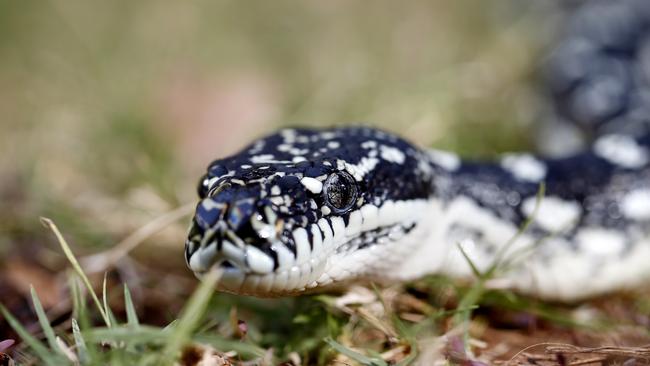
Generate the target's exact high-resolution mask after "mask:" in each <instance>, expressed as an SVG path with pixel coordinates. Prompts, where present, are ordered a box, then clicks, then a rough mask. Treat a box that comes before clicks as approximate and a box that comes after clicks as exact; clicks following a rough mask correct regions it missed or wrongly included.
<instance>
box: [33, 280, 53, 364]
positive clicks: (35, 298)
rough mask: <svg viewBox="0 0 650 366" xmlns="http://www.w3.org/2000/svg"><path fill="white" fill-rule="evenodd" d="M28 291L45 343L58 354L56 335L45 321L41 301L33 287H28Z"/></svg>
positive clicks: (47, 321)
mask: <svg viewBox="0 0 650 366" xmlns="http://www.w3.org/2000/svg"><path fill="white" fill-rule="evenodd" d="M29 291H30V293H31V295H32V303H33V304H34V310H35V311H36V316H37V317H38V322H39V323H40V324H41V329H43V333H44V334H45V338H46V339H47V343H48V344H49V345H50V348H51V349H53V350H57V352H58V351H59V346H58V344H57V343H56V335H55V334H54V329H52V325H50V321H49V319H47V315H45V310H43V305H42V304H41V300H40V299H39V298H38V295H37V294H36V290H34V286H32V285H30V286H29Z"/></svg>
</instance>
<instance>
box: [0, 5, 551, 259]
mask: <svg viewBox="0 0 650 366" xmlns="http://www.w3.org/2000/svg"><path fill="white" fill-rule="evenodd" d="M543 3H546V2H537V3H535V2H532V1H520V0H496V1H489V2H488V1H480V0H453V1H445V0H437V1H409V2H395V1H388V0H386V1H373V2H370V1H308V2H298V1H272V2H270V1H269V2H262V1H260V2H243V1H207V0H206V1H191V2H186V1H182V2H162V1H127V0H122V1H110V2H109V1H106V2H100V1H84V0H69V1H0V146H1V147H2V148H1V150H0V151H1V152H2V153H1V154H0V202H1V205H2V206H3V207H2V209H1V210H0V263H2V262H3V261H7V263H9V262H10V261H9V259H12V258H17V257H20V258H29V260H30V261H36V262H39V263H40V264H42V265H44V266H46V267H48V266H49V267H51V268H56V267H57V266H58V265H64V264H65V262H64V261H63V260H62V258H61V255H60V254H59V251H58V248H57V247H56V243H55V241H54V239H53V237H52V236H51V235H50V233H48V232H47V231H46V230H45V229H44V228H42V227H41V226H40V224H39V221H38V217H39V216H47V217H50V218H52V219H53V220H54V221H55V222H56V223H57V224H58V225H59V227H60V228H61V230H62V231H63V232H64V234H65V235H66V236H67V238H68V239H69V240H70V242H71V244H72V245H73V246H74V248H75V250H76V251H77V253H79V254H80V255H81V254H88V253H91V252H95V251H98V250H101V249H105V248H108V247H110V246H112V245H114V244H115V243H116V242H117V241H118V240H120V239H121V238H123V237H124V236H126V235H127V234H128V233H130V232H132V231H134V230H136V229H137V228H139V227H141V226H142V225H144V224H145V223H146V222H148V221H150V220H151V219H153V218H155V217H158V216H159V215H161V214H162V213H164V212H166V211H168V210H170V209H172V208H174V207H177V206H179V205H181V204H185V203H188V202H192V201H193V200H195V185H196V182H197V179H198V177H199V176H200V174H201V173H202V171H203V169H204V167H205V166H206V164H208V163H209V162H210V161H211V160H213V159H215V158H218V157H221V156H223V155H224V154H228V153H233V152H235V151H236V150H237V149H238V148H240V147H242V146H243V145H244V144H245V143H247V142H249V141H250V140H251V139H252V138H255V137H256V136H260V135H261V134H263V133H266V132H268V131H271V130H273V129H274V128H276V127H278V126H281V125H294V126H295V125H301V126H332V125H338V124H345V123H354V122H356V123H359V122H363V123H367V124H371V125H376V126H379V127H382V128H385V129H389V130H393V131H397V132H399V133H400V134H402V135H404V136H405V137H407V138H409V139H411V140H414V141H415V142H417V143H419V144H421V145H423V146H436V147H439V148H447V149H452V150H454V151H457V152H460V153H461V154H463V155H465V156H475V157H476V156H489V155H493V154H495V153H498V152H500V151H504V150H517V149H522V148H526V147H527V146H528V145H529V141H530V140H529V134H528V133H527V130H528V128H529V126H530V125H531V124H532V123H533V122H535V119H536V118H537V116H538V115H539V110H540V108H541V103H540V102H539V98H538V97H537V95H536V93H535V90H537V89H536V88H537V87H531V86H530V85H532V84H530V85H529V83H530V82H531V81H534V79H535V74H536V69H537V68H538V65H539V62H540V60H539V55H540V52H539V50H540V49H541V47H542V46H543V45H544V43H545V42H546V41H547V39H548V35H549V33H550V30H551V29H552V28H553V27H552V26H549V25H552V24H553V19H554V15H553V14H554V12H553V9H552V6H550V4H543ZM186 227H187V222H185V221H182V222H179V223H177V224H176V225H172V226H171V227H169V228H168V229H165V230H164V231H163V232H161V233H159V234H157V235H155V236H154V237H153V238H152V239H151V240H149V241H148V242H147V244H146V245H144V246H142V247H141V248H139V250H138V253H136V254H137V255H136V257H138V258H140V259H142V260H151V261H158V262H159V263H161V265H169V266H170V267H173V268H183V270H184V265H183V259H182V257H183V256H182V248H183V240H184V235H185V229H186Z"/></svg>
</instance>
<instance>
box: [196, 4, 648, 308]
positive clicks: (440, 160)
mask: <svg viewBox="0 0 650 366" xmlns="http://www.w3.org/2000/svg"><path fill="white" fill-rule="evenodd" d="M647 4H648V2H645V1H637V0H622V1H620V2H610V1H606V0H603V1H600V0H598V1H590V2H585V3H584V4H583V5H582V6H580V7H578V9H577V10H576V11H575V14H574V15H573V17H571V18H570V20H569V26H568V27H567V29H568V30H567V32H566V35H565V38H564V39H563V40H562V41H561V42H560V45H559V47H558V48H557V49H556V50H555V51H553V53H552V55H551V57H550V62H549V65H550V67H549V70H550V71H549V72H548V75H549V76H550V79H549V83H548V85H549V86H550V90H552V92H553V95H554V97H555V99H556V101H557V103H556V105H557V110H558V113H559V114H561V115H563V116H564V118H565V120H566V121H567V122H569V123H573V124H575V125H576V126H579V128H580V129H582V130H583V131H584V132H585V133H586V134H587V135H588V139H590V141H591V145H590V147H589V148H587V149H585V150H584V151H583V152H581V153H578V154H575V155H573V156H569V157H564V158H559V159H558V158H555V159H544V158H540V157H537V156H534V155H532V154H528V153H519V154H506V155H504V156H503V157H502V158H501V159H499V160H498V161H490V162H487V161H463V160H461V159H460V158H459V157H458V156H456V155H455V154H453V153H450V152H445V151H437V150H427V149H421V148H418V147H416V146H413V145H412V144H410V143H409V142H407V141H405V140H403V139H401V138H399V137H397V136H395V135H392V134H390V133H387V132H384V131H379V130H376V129H372V128H367V127H345V128H334V129H324V130H310V129H284V130H280V131H278V132H277V133H275V134H272V135H270V136H267V137H264V138H261V139H259V140H256V141H255V142H253V143H252V144H251V145H250V146H248V147H246V148H244V149H243V150H242V151H241V152H239V153H238V154H235V155H233V156H231V157H227V158H224V159H220V160H216V161H214V162H213V163H212V164H211V165H210V166H209V167H208V170H207V173H206V174H205V176H204V177H202V178H201V180H200V182H199V188H198V191H199V196H200V201H199V203H198V205H197V208H196V214H195V216H194V219H193V222H192V225H191V228H190V232H189V235H188V240H187V241H186V248H185V258H186V261H187V263H188V265H189V266H190V268H191V269H192V270H193V271H194V272H195V273H196V274H197V276H199V277H200V276H201V275H202V274H203V273H205V272H206V271H208V270H209V269H210V268H212V267H213V266H219V267H221V268H223V269H224V277H223V279H222V281H221V283H220V285H219V286H220V288H221V289H223V290H226V291H231V292H236V293H242V294H251V295H257V296H278V295H284V294H296V293H302V292H304V291H310V290H314V289H320V288H324V287H328V286H332V285H336V284H342V283H346V282H349V281H355V280H364V279H365V280H372V281H381V280H388V281H394V280H407V279H413V278H417V277H419V276H422V275H425V274H429V273H443V274H447V275H451V276H460V277H469V276H471V275H472V270H471V268H470V265H469V264H468V262H467V259H466V258H465V256H464V255H463V254H462V253H461V251H460V250H459V247H462V249H463V252H464V253H465V254H466V255H467V256H469V257H470V259H471V260H472V262H473V263H474V265H476V266H477V267H479V269H487V268H489V267H490V266H491V265H492V264H493V263H494V261H495V260H496V259H497V258H496V256H497V255H504V256H505V257H506V258H508V259H513V262H512V263H511V264H512V265H511V266H509V267H508V270H507V271H504V272H503V273H500V274H499V276H498V277H497V278H495V280H494V281H492V285H494V286H502V287H507V288H513V289H516V290H518V291H521V292H525V293H530V294H534V295H536V296H539V297H543V298H549V299H559V300H574V299H578V298H581V297H585V296H590V295H594V294H600V293H603V292H607V291H611V290H615V289H620V288H623V287H627V286H634V285H636V284H638V283H642V282H644V281H647V280H648V279H649V277H650V264H649V263H650V262H649V261H648V258H650V133H649V132H648V131H649V130H650V129H648V120H649V118H650V117H648V116H650V113H644V112H642V111H644V110H646V109H648V110H650V109H649V108H648V106H647V105H646V104H648V103H646V102H643V101H644V100H646V99H647V98H646V97H645V94H649V95H650V91H648V90H646V89H648V88H647V87H646V85H650V83H648V80H650V79H648V77H647V75H650V74H647V73H646V71H647V70H646V69H648V70H650V68H649V67H646V66H647V65H646V64H647V63H648V61H647V60H646V58H647V59H650V57H649V56H648V54H649V53H648V51H647V50H646V48H648V47H647V46H646V44H647V45H650V43H649V42H648V41H647V40H648V39H650V37H648V35H650V31H648V29H650V26H649V25H650V11H646V10H647V9H646V8H648V6H647ZM603 9H605V10H603ZM644 9H645V10H644ZM599 14H600V15H599ZM647 33H648V34H647ZM582 65H585V67H584V68H582V67H581V66H582ZM644 98H646V99H644ZM647 100H650V99H647ZM542 183H543V184H544V186H545V196H544V197H542V198H541V200H540V199H538V197H537V196H538V191H539V189H540V185H541V184H542ZM529 221H530V222H531V225H530V226H529V227H528V230H526V231H525V232H523V233H520V235H518V233H519V232H520V228H521V226H522V225H523V224H524V223H526V222H529ZM513 238H516V240H515V241H512V243H511V244H510V245H509V246H508V247H506V245H507V243H509V242H511V239H513ZM506 249H507V250H506ZM515 259H516V260H515Z"/></svg>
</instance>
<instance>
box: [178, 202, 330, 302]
mask: <svg viewBox="0 0 650 366" xmlns="http://www.w3.org/2000/svg"><path fill="white" fill-rule="evenodd" d="M263 212H264V214H263V215H262V214H253V215H251V217H250V218H249V222H248V225H245V226H243V227H241V228H240V229H239V230H238V231H235V230H233V229H232V228H231V227H229V226H228V225H225V223H224V222H223V221H219V222H217V223H216V224H215V225H214V226H213V227H210V228H208V229H207V230H201V229H200V228H197V224H196V223H193V224H192V226H191V227H190V231H189V234H188V239H187V241H186V243H185V260H186V262H187V264H188V266H189V267H190V268H191V269H192V271H193V272H194V273H195V275H196V276H197V277H198V278H199V279H200V278H201V277H203V276H204V275H205V274H206V273H207V272H208V271H209V270H210V269H212V268H215V267H217V268H220V269H222V270H223V276H222V278H221V281H220V283H219V285H218V288H219V289H220V290H223V291H226V292H234V293H238V294H249V295H255V296H278V295H285V294H291V293H294V292H296V291H302V290H305V289H307V288H309V287H310V285H312V286H314V287H315V286H317V282H316V280H317V279H318V278H320V277H321V276H322V274H323V273H324V272H325V265H326V263H327V261H328V260H327V259H326V256H327V254H330V253H312V254H315V255H310V256H307V257H303V256H298V255H297V254H296V253H295V251H292V250H291V249H289V248H290V244H285V242H284V241H283V240H286V238H284V237H283V235H282V232H283V227H284V222H283V220H282V219H281V218H278V217H277V216H276V215H275V214H274V213H273V212H272V211H271V210H270V208H265V210H264V211H263ZM307 246H309V244H307Z"/></svg>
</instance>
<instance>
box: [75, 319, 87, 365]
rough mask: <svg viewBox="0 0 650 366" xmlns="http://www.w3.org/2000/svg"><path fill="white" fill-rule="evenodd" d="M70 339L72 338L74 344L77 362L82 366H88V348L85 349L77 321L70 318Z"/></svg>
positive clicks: (84, 342)
mask: <svg viewBox="0 0 650 366" xmlns="http://www.w3.org/2000/svg"><path fill="white" fill-rule="evenodd" d="M72 337H73V338H74V344H75V347H76V349H77V357H79V362H81V364H82V365H86V364H88V361H90V358H89V357H88V348H87V347H86V341H84V338H83V335H81V331H80V330H79V324H77V320H75V319H74V318H72Z"/></svg>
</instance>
